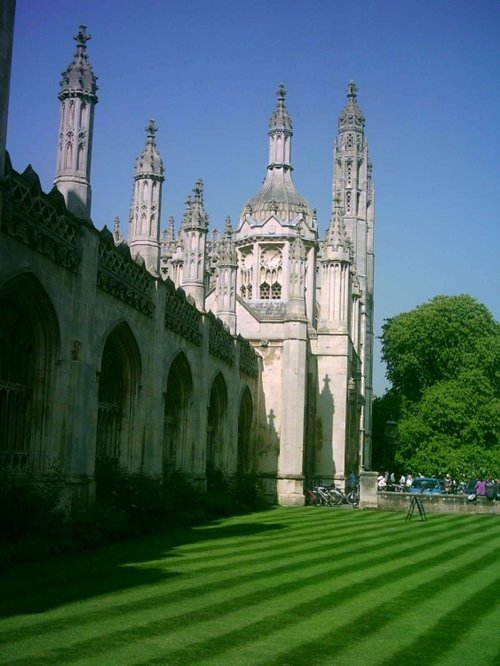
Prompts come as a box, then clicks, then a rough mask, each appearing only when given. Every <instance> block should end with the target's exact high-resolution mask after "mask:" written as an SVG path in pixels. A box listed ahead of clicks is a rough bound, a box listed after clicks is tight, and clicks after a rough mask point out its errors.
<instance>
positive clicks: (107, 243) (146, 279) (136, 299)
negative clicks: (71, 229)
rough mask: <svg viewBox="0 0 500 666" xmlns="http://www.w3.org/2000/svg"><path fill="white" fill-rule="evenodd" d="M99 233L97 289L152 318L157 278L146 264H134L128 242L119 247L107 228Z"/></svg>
mask: <svg viewBox="0 0 500 666" xmlns="http://www.w3.org/2000/svg"><path fill="white" fill-rule="evenodd" d="M99 234H100V238H99V255H98V264H97V286H98V287H99V288H100V289H103V290H104V291H107V292H108V293H110V294H112V295H113V296H115V297H116V298H118V299H120V300H121V301H123V302H124V303H127V304H128V305H131V306H132V307H133V308H135V309H136V310H138V311H139V312H142V313H143V314H145V315H147V316H148V317H152V316H153V314H154V312H155V304H154V302H153V284H154V278H153V277H152V276H151V275H150V274H149V273H148V272H147V271H146V270H145V268H144V265H143V264H144V262H140V263H137V262H136V261H134V260H133V259H132V257H131V255H130V248H129V247H128V245H126V244H125V243H123V244H122V245H118V246H116V245H115V243H114V239H113V234H112V233H111V232H110V231H109V230H108V229H107V228H106V227H104V229H103V230H102V231H100V232H99Z"/></svg>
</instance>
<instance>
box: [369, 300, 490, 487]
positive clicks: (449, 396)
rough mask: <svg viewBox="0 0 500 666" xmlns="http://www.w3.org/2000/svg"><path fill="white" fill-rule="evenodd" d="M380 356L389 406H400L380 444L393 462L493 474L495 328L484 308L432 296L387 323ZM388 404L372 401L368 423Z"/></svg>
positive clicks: (435, 470)
mask: <svg viewBox="0 0 500 666" xmlns="http://www.w3.org/2000/svg"><path fill="white" fill-rule="evenodd" d="M382 357H383V359H384V360H385V361H386V363H387V377H388V379H389V380H390V381H391V382H392V388H391V390H390V391H389V393H388V394H387V395H388V396H389V395H390V404H392V405H394V404H399V406H400V410H399V413H398V415H397V417H396V416H395V418H397V421H398V424H397V429H396V436H395V438H393V441H392V442H387V441H384V446H385V448H386V450H388V449H390V448H391V447H392V449H393V450H394V463H395V464H396V466H398V467H400V468H404V469H407V470H408V471H411V472H413V473H422V474H425V475H444V474H446V473H450V474H453V475H455V476H457V477H460V478H462V477H471V478H472V477H474V476H489V477H499V476H500V326H499V324H498V322H496V321H495V320H494V318H493V316H492V315H491V313H490V312H489V311H488V309H487V308H486V307H485V306H484V305H482V304H480V303H478V302H477V301H475V300H474V299H473V298H471V297H470V296H436V297H435V298H433V299H432V300H431V301H429V302H428V303H425V304H424V305H420V306H418V307H417V308H415V309H414V310H412V311H411V312H406V313H403V314H401V315H398V316H396V317H393V318H392V319H389V320H387V321H386V323H385V324H384V326H383V334H382ZM384 398H385V396H384V397H383V398H382V399H380V400H381V401H384ZM387 404H389V403H388V401H386V402H385V403H383V404H382V405H380V409H379V405H377V401H376V402H375V403H374V423H376V422H377V418H379V416H380V415H378V414H377V412H378V411H381V413H382V412H383V410H382V409H381V408H382V407H384V406H385V410H386V411H387ZM382 418H383V415H382ZM374 436H375V428H374ZM378 448H380V441H379V442H378Z"/></svg>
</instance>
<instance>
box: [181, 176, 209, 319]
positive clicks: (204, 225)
mask: <svg viewBox="0 0 500 666" xmlns="http://www.w3.org/2000/svg"><path fill="white" fill-rule="evenodd" d="M193 194H194V197H193V198H191V197H188V199H187V201H186V209H185V211H184V217H183V218H182V227H181V231H182V240H183V250H184V251H183V255H184V264H183V275H182V288H183V289H184V290H185V292H186V293H187V294H188V295H191V296H192V297H193V298H194V302H195V304H196V307H197V308H199V309H200V310H203V309H204V307H205V248H206V236H207V231H208V215H207V214H206V212H205V206H204V203H203V181H202V180H197V181H196V183H195V186H194V189H193Z"/></svg>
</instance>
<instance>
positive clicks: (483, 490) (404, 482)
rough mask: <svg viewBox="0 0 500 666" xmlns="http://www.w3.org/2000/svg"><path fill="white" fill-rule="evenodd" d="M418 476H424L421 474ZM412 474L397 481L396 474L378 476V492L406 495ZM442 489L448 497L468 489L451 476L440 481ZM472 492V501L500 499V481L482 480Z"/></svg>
mask: <svg viewBox="0 0 500 666" xmlns="http://www.w3.org/2000/svg"><path fill="white" fill-rule="evenodd" d="M417 476H422V475H421V474H419V475H417ZM413 479H414V477H413V475H412V474H401V476H400V477H399V480H398V481H396V476H395V474H394V472H385V473H384V474H382V473H380V474H379V475H378V476H377V488H378V490H391V491H393V492H400V493H404V492H407V491H408V490H409V489H410V487H411V485H412V483H413ZM440 484H441V487H442V492H443V493H445V494H447V495H456V494H457V493H462V492H464V490H465V488H466V484H465V483H459V482H458V481H457V480H456V479H455V478H454V477H452V476H451V475H450V474H446V476H445V477H444V479H441V480H440ZM468 490H470V491H471V492H470V493H469V496H470V497H471V499H472V495H473V496H474V499H475V498H476V497H487V498H488V499H500V479H494V480H489V481H486V480H485V479H480V480H478V481H477V482H476V484H475V486H474V488H470V489H468Z"/></svg>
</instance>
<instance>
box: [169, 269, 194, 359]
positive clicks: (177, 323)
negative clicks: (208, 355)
mask: <svg viewBox="0 0 500 666" xmlns="http://www.w3.org/2000/svg"><path fill="white" fill-rule="evenodd" d="M164 284H165V291H166V298H165V328H168V329H169V330H171V331H173V332H174V333H178V334H179V335H181V336H182V337H184V338H186V340H189V341H190V342H192V343H193V344H195V345H197V346H200V345H201V341H202V337H203V336H202V332H201V322H202V315H201V313H200V312H199V310H197V309H196V307H195V306H194V304H193V303H192V302H191V301H190V300H189V299H188V297H187V295H186V292H185V291H184V290H183V289H181V288H176V286H175V284H174V282H173V281H172V280H171V279H170V278H167V279H166V280H165V283H164Z"/></svg>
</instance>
